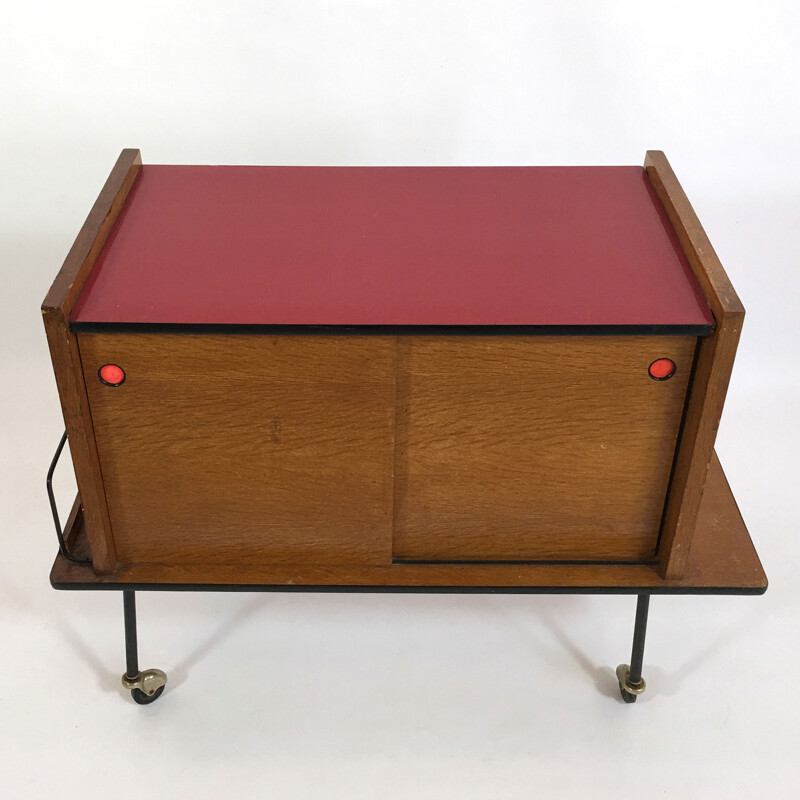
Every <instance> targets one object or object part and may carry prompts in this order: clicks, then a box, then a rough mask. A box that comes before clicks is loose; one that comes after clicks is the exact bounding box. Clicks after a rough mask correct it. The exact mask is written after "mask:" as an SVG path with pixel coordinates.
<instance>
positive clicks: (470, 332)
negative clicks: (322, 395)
mask: <svg viewBox="0 0 800 800" xmlns="http://www.w3.org/2000/svg"><path fill="white" fill-rule="evenodd" d="M69 327H70V330H71V331H72V332H73V333H179V334H212V335H213V334H216V335H221V334H228V335H231V334H239V335H248V336H252V335H258V334H262V335H263V334H273V335H274V334H294V335H298V334H306V335H316V336H321V335H333V336H336V335H339V336H341V335H376V334H390V335H392V336H397V335H403V334H406V335H416V336H419V335H422V334H447V335H448V336H459V335H463V336H477V335H484V336H522V335H527V336H709V335H710V334H711V333H712V331H713V329H714V326H713V325H712V324H708V325H230V324H200V325H189V324H183V323H150V322H70V324H69Z"/></svg>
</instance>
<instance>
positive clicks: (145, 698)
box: [131, 686, 164, 706]
mask: <svg viewBox="0 0 800 800" xmlns="http://www.w3.org/2000/svg"><path fill="white" fill-rule="evenodd" d="M162 694H164V687H163V686H159V687H158V689H156V690H155V691H154V692H153V694H145V693H144V692H143V691H142V690H141V689H131V697H132V698H133V700H134V702H136V703H138V704H139V705H140V706H146V705H149V704H150V703H155V701H156V700H158V698H159V697H161V695H162Z"/></svg>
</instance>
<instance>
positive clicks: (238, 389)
mask: <svg viewBox="0 0 800 800" xmlns="http://www.w3.org/2000/svg"><path fill="white" fill-rule="evenodd" d="M78 338H79V343H80V348H81V357H82V361H83V366H84V377H85V381H86V386H87V390H88V395H89V402H90V405H91V410H92V418H93V420H94V427H95V434H96V437H97V443H98V451H99V453H100V461H101V465H102V469H103V476H104V479H105V487H106V496H107V499H108V507H109V512H110V516H111V521H112V525H113V528H114V536H115V541H116V543H117V553H118V556H119V559H120V560H121V561H126V562H142V563H184V564H192V563H194V564H206V565H209V564H214V563H216V564H232V565H241V566H246V565H248V564H251V563H270V562H271V563H292V562H299V563H303V562H307V561H314V562H316V563H321V564H326V563H327V564H330V563H350V564H386V563H389V562H390V561H391V538H392V537H391V523H392V452H393V447H394V405H393V404H394V394H395V381H394V358H395V345H394V339H393V337H390V336H386V337H348V336H225V335H223V336H192V335H161V334H141V335H139V334H79V337H78ZM105 363H114V364H118V365H119V366H121V367H122V368H123V369H124V370H125V372H126V379H125V382H124V383H123V384H122V385H121V386H119V387H109V386H106V385H104V384H103V383H101V382H100V380H99V379H98V376H97V371H98V369H99V367H100V366H101V365H103V364H105Z"/></svg>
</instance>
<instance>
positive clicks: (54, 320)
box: [42, 149, 142, 573]
mask: <svg viewBox="0 0 800 800" xmlns="http://www.w3.org/2000/svg"><path fill="white" fill-rule="evenodd" d="M141 163H142V159H141V155H140V153H139V151H138V150H133V149H129V150H123V151H122V153H121V154H120V157H119V159H117V163H116V164H115V165H114V168H113V170H112V171H111V174H110V175H109V176H108V179H107V180H106V183H105V185H104V186H103V189H102V191H101V192H100V194H99V195H98V197H97V200H96V201H95V203H94V205H93V206H92V209H91V211H90V212H89V215H88V217H87V218H86V221H85V222H84V224H83V227H82V228H81V230H80V232H79V233H78V236H77V238H76V239H75V242H74V243H73V245H72V247H71V248H70V251H69V253H68V254H67V257H66V259H65V260H64V263H63V265H62V267H61V269H60V270H59V272H58V275H57V276H56V278H55V280H54V281H53V284H52V286H51V287H50V290H49V291H48V293H47V296H46V297H45V299H44V301H43V303H42V316H43V319H44V327H45V333H46V334H47V343H48V346H49V348H50V356H51V358H52V361H53V371H54V372H55V377H56V384H57V386H58V394H59V398H60V400H61V409H62V412H63V414H64V424H65V426H66V429H67V435H68V436H69V446H70V453H71V455H72V464H73V468H74V470H75V478H76V480H77V484H78V491H79V493H80V499H81V504H82V506H83V511H84V515H83V516H84V521H85V525H86V532H87V537H88V539H89V543H90V546H91V556H92V563H93V565H94V568H95V570H96V571H97V572H99V573H108V572H110V571H112V570H113V569H114V567H115V565H116V563H117V559H116V552H115V545H114V539H113V535H112V530H111V523H110V519H109V516H108V508H107V506H106V501H105V496H104V487H103V477H102V473H101V470H100V463H99V459H98V457H97V449H96V445H95V440H94V430H93V426H92V418H91V414H90V412H89V404H88V401H87V398H86V388H85V386H84V382H83V371H82V368H81V361H80V351H79V347H78V342H77V339H76V338H75V335H74V334H73V333H72V332H71V331H70V329H69V318H70V314H71V313H72V309H73V307H74V305H75V302H76V300H77V299H78V296H79V295H80V292H81V289H82V288H83V286H84V284H85V282H86V280H87V279H88V277H89V274H90V273H91V271H92V268H93V267H94V264H95V261H96V260H97V257H98V255H99V253H100V250H101V249H102V247H103V245H104V244H105V242H106V240H107V238H108V236H109V234H110V232H111V229H112V228H113V226H114V223H115V222H116V220H117V217H118V216H119V213H120V211H121V210H122V207H123V206H124V204H125V201H126V199H127V197H128V195H129V193H130V191H131V188H132V187H133V185H134V183H135V182H136V178H137V176H138V175H139V173H140V170H141Z"/></svg>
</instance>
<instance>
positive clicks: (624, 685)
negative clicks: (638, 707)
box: [617, 664, 647, 703]
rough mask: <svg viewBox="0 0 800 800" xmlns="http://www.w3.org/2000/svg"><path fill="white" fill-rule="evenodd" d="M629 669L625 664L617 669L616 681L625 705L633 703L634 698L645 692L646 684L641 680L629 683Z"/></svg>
mask: <svg viewBox="0 0 800 800" xmlns="http://www.w3.org/2000/svg"><path fill="white" fill-rule="evenodd" d="M630 674H631V668H630V667H629V666H628V665H627V664H620V665H619V666H618V667H617V680H618V681H619V693H620V694H621V695H622V699H623V700H624V701H625V702H626V703H635V702H636V698H637V697H638V696H639V695H640V694H641V693H642V692H643V691H644V690H645V687H646V686H647V684H646V683H645V682H644V678H642V679H641V680H640V681H639V682H638V683H631V682H630Z"/></svg>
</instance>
